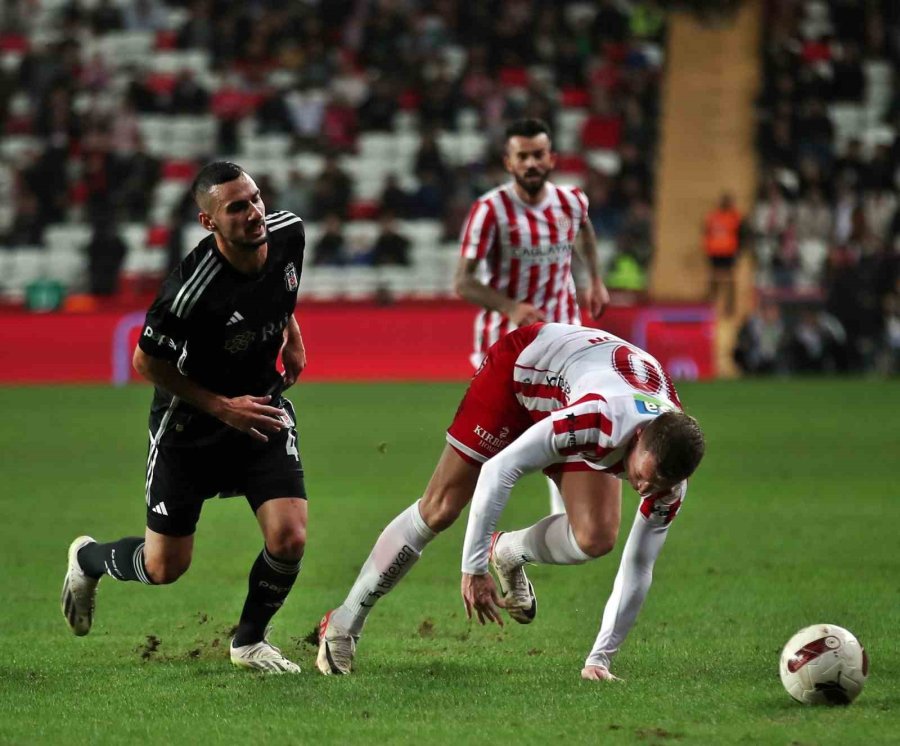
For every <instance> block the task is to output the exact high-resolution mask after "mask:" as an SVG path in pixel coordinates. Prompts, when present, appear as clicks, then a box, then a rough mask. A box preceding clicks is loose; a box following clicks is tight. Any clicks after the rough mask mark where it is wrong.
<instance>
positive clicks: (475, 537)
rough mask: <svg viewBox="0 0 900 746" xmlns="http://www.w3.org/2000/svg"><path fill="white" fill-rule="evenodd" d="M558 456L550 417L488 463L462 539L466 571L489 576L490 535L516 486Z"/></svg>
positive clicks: (530, 428)
mask: <svg viewBox="0 0 900 746" xmlns="http://www.w3.org/2000/svg"><path fill="white" fill-rule="evenodd" d="M559 458H560V457H559V454H558V452H557V451H556V449H555V448H554V443H553V423H552V422H551V420H550V418H549V417H548V418H546V419H544V420H541V421H540V422H538V423H535V424H534V425H532V426H531V427H529V428H528V429H527V430H526V431H525V432H524V433H522V435H520V436H519V437H518V438H516V439H515V440H514V441H513V442H512V443H510V444H509V445H508V446H507V447H506V448H504V449H503V450H502V451H500V453H498V454H497V455H496V456H494V457H493V458H490V459H488V460H487V462H485V464H484V466H482V467H481V472H480V474H479V475H478V483H477V484H476V485H475V493H474V495H473V496H472V503H471V506H470V507H469V521H468V524H467V525H466V538H465V540H464V542H463V557H462V571H463V573H464V574H467V575H487V573H488V559H489V554H490V548H491V534H492V533H493V532H494V530H495V529H496V528H497V521H498V520H499V519H500V514H501V513H502V512H503V508H505V507H506V503H507V501H508V500H509V495H510V492H511V491H512V488H513V485H514V484H515V483H516V482H517V481H518V480H519V478H520V477H521V476H522V475H523V474H527V473H529V472H532V471H537V470H538V469H542V468H544V467H546V466H550V464H554V463H556V462H557V461H559Z"/></svg>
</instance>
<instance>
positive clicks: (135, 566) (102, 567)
mask: <svg viewBox="0 0 900 746" xmlns="http://www.w3.org/2000/svg"><path fill="white" fill-rule="evenodd" d="M78 564H79V565H81V569H82V570H84V574H85V575H88V576H90V577H92V578H99V577H101V576H102V575H103V573H107V574H108V575H109V576H110V577H112V578H115V579H116V580H137V581H139V582H141V583H146V584H147V585H153V581H151V580H150V578H149V576H148V575H147V568H146V567H144V537H143V536H126V537H125V538H124V539H119V540H118V541H111V542H109V543H108V544H96V543H94V544H88V545H87V546H84V547H82V548H81V549H79V550H78Z"/></svg>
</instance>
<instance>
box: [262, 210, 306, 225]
mask: <svg viewBox="0 0 900 746" xmlns="http://www.w3.org/2000/svg"><path fill="white" fill-rule="evenodd" d="M295 219H296V220H299V219H300V218H298V217H297V216H296V215H294V213H292V212H278V213H275V214H274V215H266V225H269V224H270V223H271V224H272V225H277V224H278V223H283V222H285V221H286V220H295Z"/></svg>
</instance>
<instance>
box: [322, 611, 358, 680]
mask: <svg viewBox="0 0 900 746" xmlns="http://www.w3.org/2000/svg"><path fill="white" fill-rule="evenodd" d="M332 614H334V610H333V609H332V610H331V611H329V612H328V613H327V614H326V615H325V616H323V617H322V621H321V622H319V654H318V655H317V656H316V668H318V669H319V670H320V671H321V672H322V673H323V674H325V675H326V676H346V675H347V674H348V673H350V671H351V669H352V668H353V656H354V655H355V654H356V643H358V642H359V635H351V634H349V633H347V632H344V631H343V630H340V629H338V628H337V627H335V625H333V624H331V623H330V622H331V615H332Z"/></svg>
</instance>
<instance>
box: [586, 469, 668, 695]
mask: <svg viewBox="0 0 900 746" xmlns="http://www.w3.org/2000/svg"><path fill="white" fill-rule="evenodd" d="M676 489H680V490H681V491H682V493H681V494H682V495H683V494H684V490H685V489H686V488H685V485H684V484H682V485H678V487H676ZM665 520H666V519H665V518H662V517H658V516H653V515H651V516H650V517H649V518H648V517H645V516H644V515H643V513H642V512H641V511H640V510H638V511H637V515H636V516H635V518H634V523H633V524H632V527H631V532H630V533H629V534H628V540H627V541H626V542H625V549H624V550H623V551H622V559H621V561H620V563H619V571H618V573H617V574H616V579H615V581H614V582H613V590H612V593H611V594H610V596H609V600H608V601H607V602H606V608H605V609H604V610H603V621H602V622H601V625H600V632H599V634H598V635H597V639H596V640H595V641H594V646H593V648H592V649H591V652H590V654H589V655H588V657H587V660H586V661H585V663H584V668H583V669H582V672H581V675H582V678H590V679H591V680H592V681H607V680H609V676H612V674H610V673H609V667H610V661H611V659H612V657H613V656H614V655H615V654H616V652H618V650H619V647H620V646H621V644H622V643H623V642H624V641H625V638H626V637H627V636H628V633H629V632H630V631H631V628H632V627H633V626H634V622H635V620H636V619H637V615H638V613H639V612H640V610H641V607H642V606H643V605H644V600H645V599H646V598H647V593H648V592H649V591H650V584H651V583H652V581H653V567H654V565H655V564H656V559H657V557H659V553H660V552H661V551H662V548H663V545H664V544H665V542H666V536H667V535H668V533H669V525H668V523H666V522H665ZM597 668H600V669H603V670H604V671H605V672H606V674H609V676H606V675H604V674H603V673H602V672H600V671H593V670H592V669H597Z"/></svg>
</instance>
